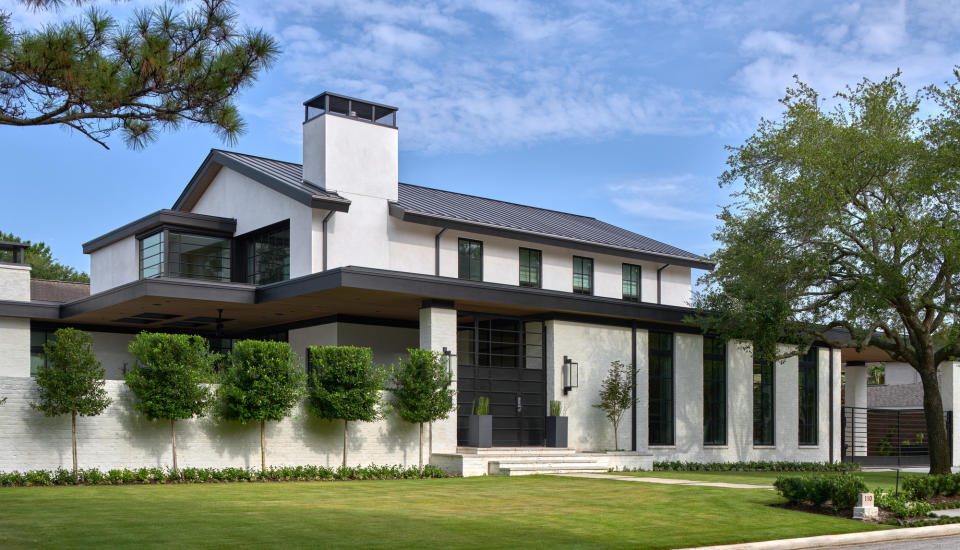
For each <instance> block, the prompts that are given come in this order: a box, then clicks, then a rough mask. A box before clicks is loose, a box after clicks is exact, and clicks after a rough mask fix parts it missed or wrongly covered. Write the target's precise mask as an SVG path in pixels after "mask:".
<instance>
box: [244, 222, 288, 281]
mask: <svg viewBox="0 0 960 550" xmlns="http://www.w3.org/2000/svg"><path fill="white" fill-rule="evenodd" d="M237 240H238V242H239V246H238V249H239V250H240V251H241V254H242V256H243V258H242V260H241V262H240V265H241V266H242V269H243V272H244V276H243V277H242V278H240V280H241V281H244V280H245V282H248V283H253V284H255V285H265V284H268V283H275V282H277V281H286V280H287V279H289V278H290V221H289V220H286V221H283V222H280V223H278V224H275V225H271V226H269V227H264V228H262V229H258V230H256V231H253V232H251V233H248V234H246V235H242V236H240V237H238V238H237Z"/></svg>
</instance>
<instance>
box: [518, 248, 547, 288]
mask: <svg viewBox="0 0 960 550" xmlns="http://www.w3.org/2000/svg"><path fill="white" fill-rule="evenodd" d="M542 274H543V253H542V252H540V251H539V250H534V249H532V248H521V249H520V286H528V287H532V288H540V287H541V286H542V285H543V281H542Z"/></svg>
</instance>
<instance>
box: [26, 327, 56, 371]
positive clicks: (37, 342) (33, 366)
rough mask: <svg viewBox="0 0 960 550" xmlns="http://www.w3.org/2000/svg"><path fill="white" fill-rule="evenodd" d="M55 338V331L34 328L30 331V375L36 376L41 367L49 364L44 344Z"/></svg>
mask: <svg viewBox="0 0 960 550" xmlns="http://www.w3.org/2000/svg"><path fill="white" fill-rule="evenodd" d="M50 340H53V331H49V330H37V329H32V330H31V331H30V376H36V375H37V371H39V369H40V367H43V366H46V365H47V355H46V353H44V351H43V345H44V344H46V343H47V342H49V341H50Z"/></svg>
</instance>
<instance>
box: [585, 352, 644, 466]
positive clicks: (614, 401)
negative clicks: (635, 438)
mask: <svg viewBox="0 0 960 550" xmlns="http://www.w3.org/2000/svg"><path fill="white" fill-rule="evenodd" d="M636 376H637V369H635V368H633V367H632V366H629V365H624V364H623V363H621V362H620V361H614V362H612V363H610V370H609V371H608V372H607V376H606V377H605V378H604V379H603V382H601V383H600V402H599V403H597V404H596V405H594V407H596V408H598V409H600V410H602V411H603V414H604V415H605V416H606V417H607V419H608V420H610V423H611V424H613V448H614V450H618V449H619V448H620V440H619V439H618V438H617V429H618V428H619V427H620V420H622V419H623V413H624V412H625V411H626V410H627V409H629V408H630V406H631V405H633V402H634V399H633V381H634V379H635V378H636Z"/></svg>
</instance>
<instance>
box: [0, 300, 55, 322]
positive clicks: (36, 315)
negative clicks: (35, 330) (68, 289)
mask: <svg viewBox="0 0 960 550" xmlns="http://www.w3.org/2000/svg"><path fill="white" fill-rule="evenodd" d="M0 317H26V318H29V319H59V318H60V304H58V303H56V302H41V301H39V300H34V301H32V302H18V301H15V300H0Z"/></svg>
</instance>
